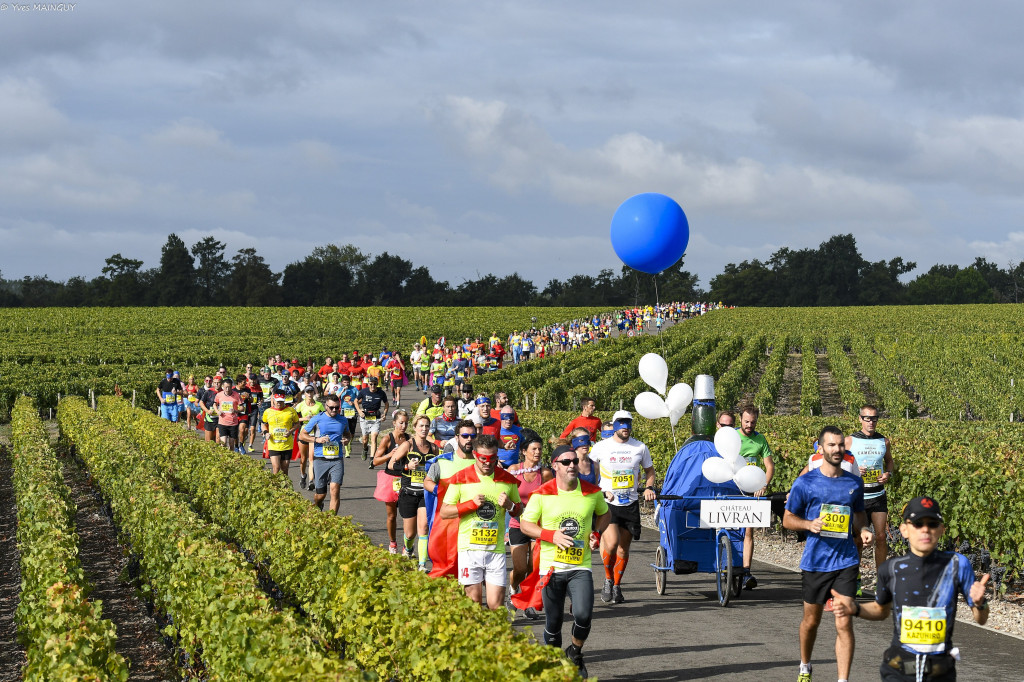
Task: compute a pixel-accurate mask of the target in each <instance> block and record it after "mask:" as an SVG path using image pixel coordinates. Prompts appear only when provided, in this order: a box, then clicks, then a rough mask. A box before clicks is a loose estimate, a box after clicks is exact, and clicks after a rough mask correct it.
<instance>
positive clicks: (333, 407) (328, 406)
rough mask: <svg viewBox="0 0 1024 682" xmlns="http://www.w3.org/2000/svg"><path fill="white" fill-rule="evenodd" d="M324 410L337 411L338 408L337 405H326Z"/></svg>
mask: <svg viewBox="0 0 1024 682" xmlns="http://www.w3.org/2000/svg"><path fill="white" fill-rule="evenodd" d="M324 409H325V410H336V409H338V406H337V405H324Z"/></svg>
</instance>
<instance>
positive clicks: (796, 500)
mask: <svg viewBox="0 0 1024 682" xmlns="http://www.w3.org/2000/svg"><path fill="white" fill-rule="evenodd" d="M803 478H804V477H803V476H801V477H800V478H798V479H796V480H795V481H793V487H792V488H791V489H790V491H789V499H788V500H786V511H788V512H789V513H791V514H795V515H796V516H799V517H800V518H802V519H803V518H806V517H805V516H804V513H805V505H804V494H803V493H804V488H803V486H802V485H800V483H801V481H802V480H803ZM863 501H864V496H863V495H861V505H862V506H861V509H862V510H863V509H864V507H863Z"/></svg>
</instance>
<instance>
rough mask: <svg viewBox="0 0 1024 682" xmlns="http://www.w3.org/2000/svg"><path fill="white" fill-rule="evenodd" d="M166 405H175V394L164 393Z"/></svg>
mask: <svg viewBox="0 0 1024 682" xmlns="http://www.w3.org/2000/svg"><path fill="white" fill-rule="evenodd" d="M164 404H166V405H173V404H174V394H173V393H164Z"/></svg>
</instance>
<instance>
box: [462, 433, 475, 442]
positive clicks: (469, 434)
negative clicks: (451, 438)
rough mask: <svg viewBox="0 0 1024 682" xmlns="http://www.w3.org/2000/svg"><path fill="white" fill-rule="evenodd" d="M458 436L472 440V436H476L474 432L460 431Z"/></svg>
mask: <svg viewBox="0 0 1024 682" xmlns="http://www.w3.org/2000/svg"><path fill="white" fill-rule="evenodd" d="M459 438H469V439H470V440H472V439H473V438H476V434H475V433H460V434H459Z"/></svg>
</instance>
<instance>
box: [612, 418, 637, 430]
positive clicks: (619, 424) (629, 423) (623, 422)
mask: <svg viewBox="0 0 1024 682" xmlns="http://www.w3.org/2000/svg"><path fill="white" fill-rule="evenodd" d="M619 429H629V430H630V431H632V430H633V420H632V419H616V420H615V421H613V422H612V431H613V432H614V431H618V430H619Z"/></svg>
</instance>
